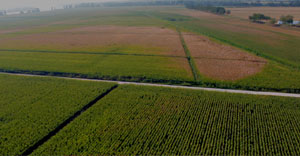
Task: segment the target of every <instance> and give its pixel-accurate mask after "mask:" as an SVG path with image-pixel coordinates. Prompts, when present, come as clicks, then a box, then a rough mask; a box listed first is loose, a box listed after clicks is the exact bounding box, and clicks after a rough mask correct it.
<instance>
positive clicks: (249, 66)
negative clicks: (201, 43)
mask: <svg viewBox="0 0 300 156" xmlns="http://www.w3.org/2000/svg"><path fill="white" fill-rule="evenodd" d="M195 62H196V64H197V67H198V69H199V70H200V72H201V73H202V74H203V75H205V76H207V77H211V78H214V79H218V80H227V81H234V80H238V79H242V78H245V77H248V76H251V75H254V74H256V73H258V72H260V71H261V70H262V69H263V67H264V65H265V63H264V62H252V61H245V60H220V59H195Z"/></svg>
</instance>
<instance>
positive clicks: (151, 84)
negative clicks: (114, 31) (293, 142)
mask: <svg viewBox="0 0 300 156" xmlns="http://www.w3.org/2000/svg"><path fill="white" fill-rule="evenodd" d="M0 74H10V75H19V76H33V77H56V78H62V79H70V80H82V81H98V82H114V83H118V84H119V85H123V84H132V85H139V86H155V87H167V88H182V89H192V90H204V91H214V92H227V93H237V94H250V95H266V96H282V97H295V98H300V94H293V93H280V92H265V91H250V90H237V89H236V90H234V89H222V88H205V87H192V86H178V85H166V84H153V83H139V82H126V81H114V80H100V79H86V78H74V77H73V78H72V77H61V76H49V75H48V76H46V75H32V74H18V73H4V72H0Z"/></svg>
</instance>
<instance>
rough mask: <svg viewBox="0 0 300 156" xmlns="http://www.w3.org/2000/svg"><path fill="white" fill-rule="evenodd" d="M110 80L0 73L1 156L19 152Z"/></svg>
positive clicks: (70, 113)
mask: <svg viewBox="0 0 300 156" xmlns="http://www.w3.org/2000/svg"><path fill="white" fill-rule="evenodd" d="M113 85H114V84H112V83H95V82H81V81H73V80H59V79H52V78H31V77H16V76H6V75H2V74H1V75H0V86H1V87H0V98H1V100H0V155H21V154H22V153H23V152H24V151H25V150H26V149H27V148H29V147H30V146H32V145H33V144H35V143H36V142H37V141H38V140H40V139H41V138H43V137H44V136H46V135H47V134H48V133H49V132H50V131H52V130H53V129H55V128H56V127H57V126H58V125H59V124H61V123H62V122H63V121H64V120H66V119H68V118H69V116H71V115H73V114H74V113H75V112H76V111H78V110H80V109H81V108H82V107H84V106H85V105H87V104H88V103H89V102H91V101H93V100H94V99H95V98H96V97H98V96H100V95H101V94H102V93H104V92H105V91H107V90H108V89H110V88H111V87H112V86H113Z"/></svg>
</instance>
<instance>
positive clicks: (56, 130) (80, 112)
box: [21, 85, 118, 155]
mask: <svg viewBox="0 0 300 156" xmlns="http://www.w3.org/2000/svg"><path fill="white" fill-rule="evenodd" d="M117 87H118V85H114V86H113V87H112V88H110V89H109V90H107V91H106V92H104V93H103V94H101V95H99V96H98V97H97V98H96V99H94V100H93V101H91V102H90V103H88V104H87V105H85V106H84V107H83V108H82V109H80V110H79V111H77V112H76V113H75V114H74V115H72V116H71V117H69V118H68V119H67V120H65V121H64V122H63V123H61V124H60V125H59V126H58V127H56V128H55V129H54V130H53V131H51V132H50V133H49V134H48V135H46V136H45V137H44V138H42V139H41V140H39V141H38V142H37V143H35V144H34V145H33V146H31V147H29V148H28V149H27V150H26V151H25V152H24V153H23V154H21V155H30V154H31V153H32V152H33V151H34V150H36V149H37V148H38V147H39V146H41V145H43V144H44V143H45V142H46V141H48V140H49V139H50V138H51V137H52V136H54V135H55V134H57V133H58V132H59V131H60V130H61V129H63V128H64V127H65V126H67V125H68V124H69V123H70V122H72V121H73V120H74V119H75V118H77V117H78V116H79V115H80V114H82V113H83V112H85V111H86V110H87V109H89V108H90V107H91V106H93V105H94V104H95V103H97V102H98V101H99V100H100V99H102V98H103V97H105V96H106V95H108V94H109V93H110V92H111V91H113V90H114V89H116V88H117Z"/></svg>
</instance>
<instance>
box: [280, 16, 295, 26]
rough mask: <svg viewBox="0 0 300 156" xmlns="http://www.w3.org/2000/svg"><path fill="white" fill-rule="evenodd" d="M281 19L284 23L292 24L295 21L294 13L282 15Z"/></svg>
mask: <svg viewBox="0 0 300 156" xmlns="http://www.w3.org/2000/svg"><path fill="white" fill-rule="evenodd" d="M280 20H281V21H282V22H283V23H288V24H291V23H293V21H294V17H293V16H292V15H287V16H281V17H280Z"/></svg>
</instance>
